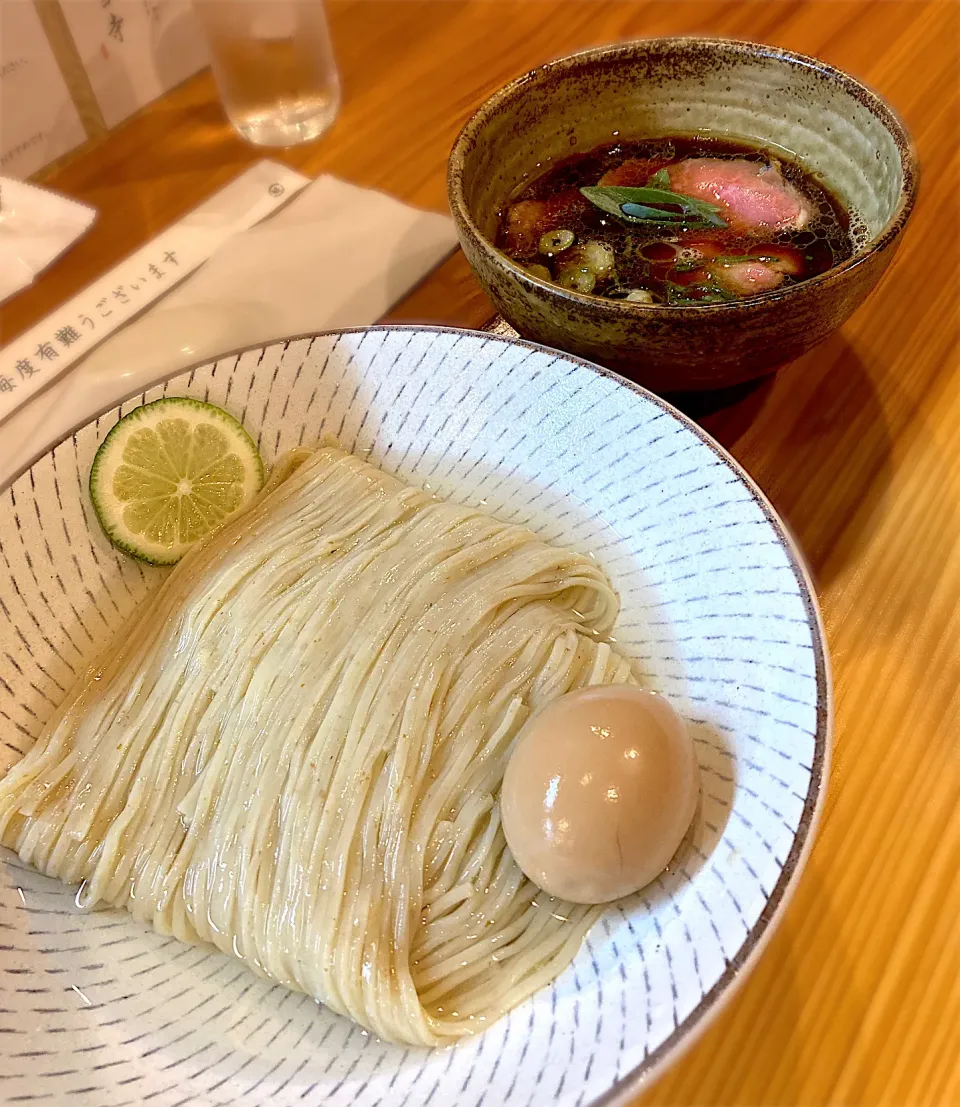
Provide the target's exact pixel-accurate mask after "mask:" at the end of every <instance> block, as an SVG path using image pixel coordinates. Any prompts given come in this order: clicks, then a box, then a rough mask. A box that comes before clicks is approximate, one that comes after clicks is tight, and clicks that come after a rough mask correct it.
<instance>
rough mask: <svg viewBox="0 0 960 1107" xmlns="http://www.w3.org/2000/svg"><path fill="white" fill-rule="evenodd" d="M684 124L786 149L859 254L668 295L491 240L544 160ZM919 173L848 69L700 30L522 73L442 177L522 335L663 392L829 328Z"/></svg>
mask: <svg viewBox="0 0 960 1107" xmlns="http://www.w3.org/2000/svg"><path fill="white" fill-rule="evenodd" d="M694 132H700V133H710V134H714V135H728V136H732V137H742V138H745V139H747V140H748V141H752V142H754V143H760V144H764V145H775V146H778V147H781V148H782V149H785V150H787V151H789V152H790V153H791V154H792V155H793V156H794V157H795V158H796V159H797V160H799V161H800V163H801V164H802V165H803V166H804V167H805V168H806V169H807V170H808V171H809V172H811V173H813V174H814V175H815V176H816V177H818V178H819V179H820V180H822V181H824V182H825V183H826V184H827V185H828V186H829V187H830V188H831V190H832V191H833V192H834V193H835V194H836V195H837V196H838V197H839V198H840V199H841V200H842V201H843V203H844V205H845V206H846V207H847V209H848V210H849V211H850V212H851V215H852V221H853V225H854V226H855V227H856V228H857V232H858V239H859V246H858V248H857V250H856V251H855V253H854V255H853V256H852V257H851V258H850V259H849V260H848V261H846V262H844V263H843V264H842V265H839V266H837V267H836V268H834V269H831V270H828V271H827V272H826V273H822V274H820V275H819V276H817V277H813V278H812V279H810V280H808V281H805V282H803V283H802V284H796V285H790V286H787V287H786V288H781V289H778V290H776V291H773V292H767V293H764V294H762V295H759V296H755V297H752V298H751V299H748V300H740V301H735V302H732V303H724V304H705V305H696V306H692V307H671V306H667V305H648V304H635V303H627V302H625V301H622V300H606V299H602V298H600V297H597V296H587V295H583V294H581V293H577V292H570V291H567V290H565V289H562V288H560V287H558V286H557V285H555V284H552V283H550V282H547V281H542V280H539V279H537V278H536V277H532V276H531V275H530V274H529V273H527V272H526V271H525V270H524V269H522V268H521V267H520V266H519V265H516V264H515V263H514V262H512V261H510V259H509V258H507V257H506V255H504V254H503V253H501V252H500V251H499V250H497V249H496V248H495V247H494V246H493V239H494V237H495V235H496V229H497V224H498V219H499V213H500V211H501V210H502V209H503V207H504V206H505V205H506V204H507V203H508V202H509V201H510V200H512V199H513V198H514V197H515V196H516V195H517V194H518V193H519V192H521V191H522V190H523V188H524V187H526V185H527V184H528V183H529V181H530V180H531V179H532V178H534V177H536V176H538V175H539V174H541V173H543V172H545V170H546V169H547V168H548V167H549V165H550V162H551V161H555V160H558V159H560V158H564V157H568V156H569V155H570V154H573V153H576V152H577V151H588V150H590V149H592V148H593V147H595V146H599V145H601V144H603V143H608V142H612V141H614V140H615V136H616V137H620V138H623V139H627V140H629V139H638V138H644V137H651V136H656V135H665V134H690V133H694ZM917 183H918V167H917V161H916V156H915V154H914V151H913V148H912V145H911V142H910V138H909V135H908V134H907V132H906V130H905V128H904V126H903V124H902V123H901V122H900V120H899V119H898V118H897V116H896V115H895V114H894V112H893V111H891V109H890V108H889V107H888V106H887V105H886V104H885V103H884V102H883V101H882V100H881V99H879V97H877V96H876V95H874V94H873V93H872V92H870V91H869V90H868V89H866V88H864V87H863V85H861V84H859V83H858V82H857V81H855V80H854V79H853V78H852V77H850V76H848V75H847V74H845V73H842V72H840V71H839V70H837V69H834V68H832V67H831V66H829V65H826V64H825V63H824V62H821V61H818V60H817V59H815V58H809V57H804V56H803V55H801V54H793V53H790V52H789V51H786V50H780V49H777V48H776V47H772V46H764V45H760V44H757V43H751V42H736V41H730V40H725V39H700V38H664V39H648V40H646V41H640V42H631V43H626V44H624V45H620V46H608V47H602V48H600V49H596V50H587V51H584V52H583V53H580V54H573V55H570V56H569V57H566V58H560V59H559V60H557V61H554V62H550V63H549V64H547V65H543V66H541V67H540V68H539V69H534V70H532V71H531V72H530V73H527V74H525V75H524V76H522V77H519V78H518V79H517V80H515V81H513V82H512V83H511V84H509V85H507V86H506V87H505V88H502V89H501V90H500V91H499V92H496V93H494V95H493V96H491V97H490V99H489V100H487V101H486V102H485V103H484V104H483V105H482V106H481V107H480V109H479V110H478V111H477V112H476V114H475V115H474V116H473V117H472V118H471V119H470V120H469V121H468V123H467V124H466V126H465V127H464V128H463V130H462V131H461V133H460V135H459V137H458V138H457V141H456V142H455V144H454V147H453V151H452V153H451V155H450V164H449V174H448V189H449V196H450V206H451V208H452V210H453V215H454V218H455V219H456V223H457V229H458V232H459V235H460V244H461V246H462V247H463V251H464V253H465V254H466V255H467V258H468V260H469V262H470V264H471V266H472V267H473V270H474V272H475V273H476V275H477V277H478V279H479V281H480V283H481V285H482V286H483V288H484V289H485V291H486V292H487V293H488V295H489V296H490V298H491V299H492V300H493V301H494V303H495V304H496V305H497V307H498V308H499V310H500V312H501V313H502V314H503V316H504V317H505V318H506V319H507V320H508V321H509V322H510V323H511V324H512V325H513V326H514V327H515V328H516V329H517V330H518V331H519V332H520V334H521V335H523V336H524V337H526V338H530V339H533V340H535V341H537V342H541V343H544V344H545V345H549V346H555V347H558V348H559V349H562V350H567V351H569V352H570V353H573V354H577V355H579V356H580V357H584V358H588V359H590V360H591V361H596V362H599V363H600V364H602V365H605V366H608V367H609V368H611V369H614V370H616V371H617V372H619V373H622V374H623V375H624V376H626V377H628V378H630V379H631V380H635V381H638V382H639V383H641V384H643V385H645V386H647V387H648V388H651V389H653V390H655V391H657V392H668V393H672V392H683V391H699V390H704V389H714V388H723V387H726V386H729V385H734V384H739V383H741V382H743V381H747V380H750V379H752V378H754V377H758V376H762V375H763V374H765V373H768V372H770V371H771V370H773V369H775V368H776V367H777V366H779V365H782V364H784V363H785V362H787V361H790V360H792V359H793V358H796V357H798V356H799V355H800V354H802V353H804V352H805V351H806V350H808V349H810V347H811V346H814V345H815V344H816V343H818V342H820V341H822V340H823V339H824V338H826V337H827V335H828V334H830V333H831V332H832V331H834V330H835V329H836V328H837V327H839V326H840V325H841V324H842V323H843V322H844V321H845V320H846V319H847V318H848V317H849V316H850V314H851V313H852V312H853V311H854V310H855V309H856V308H857V307H858V306H859V305H860V304H861V302H862V301H863V300H864V299H865V298H866V296H867V294H868V293H869V292H870V291H871V289H872V288H873V287H874V285H875V284H876V283H877V281H878V280H879V279H880V276H881V274H882V273H883V271H884V270H885V269H886V267H887V266H888V265H889V264H890V261H891V259H892V257H893V254H894V252H895V249H896V246H897V244H898V242H899V239H900V236H901V234H902V232H903V228H904V226H905V225H906V222H907V219H908V218H909V215H910V212H911V210H912V208H913V204H914V200H915V197H916V192H917Z"/></svg>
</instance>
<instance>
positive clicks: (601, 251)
mask: <svg viewBox="0 0 960 1107" xmlns="http://www.w3.org/2000/svg"><path fill="white" fill-rule="evenodd" d="M595 186H599V187H595ZM584 188H587V189H588V192H591V193H592V194H593V196H587V195H584V193H583V192H582V191H581V190H582V189H584ZM611 188H612V189H614V191H613V192H611V191H610V190H611ZM651 189H654V190H656V191H654V192H652V193H651V192H650V190H651ZM594 197H595V198H594ZM627 200H629V201H632V202H629V203H627V206H626V207H625V208H624V207H622V206H621V201H627ZM598 204H605V205H606V207H601V206H598ZM648 204H652V205H653V206H646V205H648ZM610 205H613V206H612V210H608V209H609V208H610ZM627 212H630V213H633V216H632V217H631V218H627V217H625V216H626V213H627ZM497 246H498V247H499V248H500V249H501V250H503V251H504V252H505V253H507V254H508V255H509V256H510V257H511V258H513V259H514V260H515V261H517V262H519V263H520V264H521V265H524V266H526V267H527V268H528V269H530V271H531V272H532V273H534V274H535V275H536V276H538V277H541V278H542V279H544V280H550V281H553V282H555V283H557V284H560V285H561V286H562V287H565V288H568V289H571V290H573V291H577V292H583V293H588V294H593V295H598V296H605V297H609V298H613V299H626V300H630V301H633V302H637V303H656V304H672V305H677V306H683V305H691V304H710V303H723V302H726V301H731V300H739V299H744V298H747V297H751V296H756V295H761V294H763V293H766V292H772V291H774V290H775V289H778V288H784V287H788V286H789V285H791V284H797V283H799V282H801V281H805V280H809V279H810V278H811V277H814V276H816V275H817V274H818V273H823V272H825V271H826V270H828V269H830V268H832V267H833V266H835V265H838V264H840V263H841V262H843V261H846V260H847V258H849V257H850V256H851V255H852V254H853V252H854V249H855V247H856V243H855V241H854V234H853V233H852V230H851V219H850V216H849V214H848V213H847V212H846V211H845V210H844V208H843V206H842V205H841V203H840V202H839V201H838V200H837V198H836V197H835V196H833V195H832V194H831V193H830V191H829V190H828V189H827V188H826V187H824V185H823V184H822V183H820V182H819V181H817V180H816V179H815V178H814V177H812V176H811V175H810V174H809V173H807V172H805V171H804V170H803V169H802V168H800V166H799V165H798V164H797V163H796V162H795V161H793V160H791V159H790V158H789V157H786V156H784V153H783V152H782V151H779V150H778V151H776V152H775V153H774V152H773V151H770V150H765V149H760V148H758V147H756V146H750V145H747V144H746V143H744V142H738V141H732V140H730V139H726V138H723V139H720V138H713V137H707V136H699V135H692V136H670V137H664V138H655V139H646V140H643V141H638V142H616V143H611V144H610V145H607V146H600V147H597V148H596V149H595V150H591V151H589V152H588V153H584V154H577V155H574V156H573V157H569V158H565V159H564V160H563V161H560V162H558V163H557V164H555V165H554V166H553V167H552V168H551V169H549V170H548V171H547V172H546V173H544V174H543V175H542V176H540V177H538V178H537V179H536V180H534V181H532V182H531V183H530V184H529V185H527V187H526V188H525V189H524V190H523V191H522V193H520V194H519V195H518V196H517V197H516V198H515V200H514V201H513V202H511V203H510V204H509V205H508V206H507V208H506V209H505V210H503V211H502V212H501V219H500V227H499V231H498V235H497Z"/></svg>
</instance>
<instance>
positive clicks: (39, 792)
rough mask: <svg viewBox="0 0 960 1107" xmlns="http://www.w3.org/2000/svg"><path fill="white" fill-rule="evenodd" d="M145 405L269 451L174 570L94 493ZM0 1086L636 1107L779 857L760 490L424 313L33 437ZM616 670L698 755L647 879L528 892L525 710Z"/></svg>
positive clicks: (595, 376) (662, 429) (594, 378)
mask: <svg viewBox="0 0 960 1107" xmlns="http://www.w3.org/2000/svg"><path fill="white" fill-rule="evenodd" d="M162 397H186V398H191V399H192V400H198V401H204V402H206V403H213V404H217V405H219V406H220V407H222V408H224V409H225V410H226V411H228V412H229V413H230V414H231V415H232V416H233V417H234V418H236V419H237V420H239V421H240V422H241V423H242V424H243V426H244V427H245V428H246V430H247V432H248V433H249V435H250V436H251V438H252V439H253V441H255V443H256V445H257V448H258V449H259V451H260V454H261V456H262V458H263V461H264V462H265V464H266V467H267V469H268V470H272V472H271V474H270V476H269V477H268V479H267V485H266V488H265V490H264V493H263V494H262V495H261V497H260V498H258V499H257V500H255V501H254V503H253V504H252V506H250V507H249V508H248V509H246V510H244V511H242V512H238V514H237V515H236V517H235V518H233V519H231V520H230V521H229V522H227V523H226V524H224V525H223V527H222V528H220V529H219V530H217V531H216V532H215V533H214V534H213V535H212V536H210V537H209V538H207V539H204V540H203V541H202V542H200V543H199V544H198V545H197V546H196V547H195V548H193V549H191V550H190V551H189V552H188V553H187V554H186V556H185V557H184V558H183V559H182V561H180V563H179V564H178V565H176V566H175V567H173V568H170V567H164V566H152V565H147V564H144V563H143V562H141V561H138V560H135V559H134V558H131V557H128V556H127V555H126V554H125V553H123V552H122V551H120V550H118V549H117V548H115V547H114V546H112V545H111V544H110V542H109V540H108V539H107V537H106V535H105V534H104V533H103V531H102V530H101V529H100V527H99V525H98V524H97V521H96V516H95V513H94V510H93V506H92V504H91V502H90V498H89V494H88V491H87V487H86V481H87V477H88V474H89V472H90V468H91V466H92V464H93V459H94V456H95V455H96V453H97V451H98V449H99V447H100V445H101V443H102V442H103V441H104V439H105V438H106V437H107V435H108V434H109V433H110V432H111V430H112V428H114V427H115V426H116V424H117V423H118V421H119V420H120V419H121V418H122V417H124V416H125V415H127V414H129V413H130V412H131V411H133V410H136V409H138V408H139V407H142V406H143V405H144V404H146V403H149V402H150V401H153V400H157V399H160V398H162ZM0 549H2V561H0V598H2V602H0V652H2V655H3V657H4V659H5V661H4V667H3V671H2V680H0V721H2V726H0V739H2V743H3V745H2V753H0V835H2V841H3V844H4V847H5V848H4V852H3V854H2V863H0V914H2V917H3V918H4V919H5V920H6V922H5V924H4V939H3V948H2V951H0V967H2V968H3V969H4V974H3V979H2V987H3V989H4V995H3V1002H2V1004H0V1031H2V1033H0V1067H2V1070H3V1072H4V1079H5V1084H4V1088H5V1092H7V1094H8V1095H10V1096H17V1095H32V1094H34V1092H35V1090H36V1087H37V1081H38V1080H42V1081H43V1090H44V1092H45V1093H47V1092H48V1093H49V1094H50V1096H51V1097H54V1098H61V1097H63V1098H65V1097H66V1096H68V1095H70V1094H71V1093H72V1092H73V1091H75V1090H76V1088H77V1087H78V1086H79V1087H83V1088H84V1089H86V1094H88V1095H90V1096H92V1097H93V1101H95V1102H96V1103H98V1104H99V1105H103V1107H121V1105H123V1104H126V1103H130V1102H143V1101H147V1100H149V1101H151V1102H156V1103H158V1104H161V1105H168V1107H173V1105H174V1104H184V1103H192V1104H204V1105H207V1104H210V1105H212V1104H214V1103H217V1104H224V1103H239V1102H241V1101H250V1098H251V1097H253V1099H254V1101H267V1100H269V1101H270V1102H271V1103H281V1104H287V1103H289V1104H294V1103H296V1104H359V1105H369V1107H373V1105H374V1104H376V1103H379V1102H381V1101H382V1100H383V1099H384V1097H386V1098H388V1099H389V1100H390V1101H396V1102H403V1103H407V1104H410V1105H414V1104H423V1105H426V1104H428V1103H430V1102H440V1103H449V1102H458V1103H471V1104H472V1103H478V1104H479V1103H481V1102H483V1101H485V1098H486V1097H490V1096H495V1097H498V1098H500V1099H502V1100H503V1102H504V1103H508V1104H513V1103H517V1104H520V1103H524V1104H526V1103H533V1102H553V1103H559V1104H571V1105H572V1104H575V1103H583V1102H595V1103H607V1104H613V1103H618V1104H619V1103H624V1104H626V1103H627V1102H629V1101H630V1099H631V1097H632V1096H633V1095H634V1094H635V1092H636V1089H637V1088H638V1086H639V1082H640V1081H641V1080H647V1079H649V1078H650V1077H651V1075H652V1074H655V1073H656V1072H658V1071H660V1070H661V1069H662V1067H663V1066H664V1065H665V1064H667V1063H668V1062H669V1061H670V1060H671V1059H672V1058H674V1057H676V1056H677V1055H678V1053H679V1051H680V1049H681V1048H682V1046H683V1045H684V1044H686V1043H689V1042H690V1041H691V1040H692V1039H693V1037H694V1036H695V1035H696V1034H697V1033H698V1032H699V1031H700V1030H701V1029H702V1028H703V1027H704V1026H705V1025H706V1024H707V1023H708V1022H709V1020H710V1018H711V1017H712V1016H713V1015H714V1014H715V1012H716V1011H717V1010H718V1008H719V1005H720V1004H721V1003H722V1001H723V1000H724V998H726V997H727V996H728V995H729V994H730V992H731V989H732V988H733V987H734V986H735V984H736V982H737V981H738V980H739V979H741V978H742V977H743V975H744V973H743V970H744V969H745V968H746V967H748V966H749V965H750V964H751V963H752V961H753V960H754V959H755V957H756V956H757V955H758V953H759V950H760V948H761V947H762V945H763V943H764V942H765V941H766V939H767V938H768V937H769V935H770V933H771V932H772V927H773V926H774V924H775V922H776V920H777V918H778V916H779V913H780V911H781V910H782V909H783V906H784V905H785V903H786V901H787V899H788V897H789V895H790V891H791V889H792V887H793V885H794V883H795V881H796V880H797V878H798V876H799V874H800V871H801V869H802V866H803V863H804V860H805V857H806V855H807V852H808V850H809V848H810V845H811V843H812V835H813V830H814V826H815V823H816V820H817V817H818V813H819V810H820V805H821V803H822V798H823V790H824V785H825V774H826V766H827V761H828V756H829V725H830V687H829V676H828V668H827V659H826V654H825V649H824V643H823V633H822V629H821V626H820V622H819V617H818V614H817V609H816V603H815V599H814V596H813V592H812V589H811V586H810V583H809V580H808V578H807V576H806V573H805V571H804V568H803V565H802V562H801V559H800V558H799V556H798V554H797V552H796V550H795V549H794V548H793V546H792V544H791V541H790V539H789V537H788V536H787V534H786V532H785V530H784V528H783V526H782V524H781V523H780V522H779V520H778V519H777V517H776V514H775V513H774V512H773V510H772V508H771V507H770V505H769V504H768V503H767V502H766V500H765V499H764V498H763V496H762V494H761V493H760V492H759V491H758V490H757V489H756V487H755V486H754V485H753V484H752V483H751V482H750V480H749V478H747V477H746V476H745V474H743V472H742V471H741V470H740V469H739V468H738V467H737V465H736V463H735V462H733V461H732V460H731V459H730V458H729V457H728V456H727V455H726V454H725V453H724V452H723V450H722V449H721V448H720V447H719V446H717V445H716V443H714V442H712V441H711V440H710V439H709V437H708V436H706V435H705V434H704V433H703V432H702V431H701V430H699V429H698V428H697V427H696V426H695V425H694V424H692V423H691V422H689V421H688V420H687V419H685V418H684V417H683V416H682V415H680V414H679V413H677V412H676V411H675V410H673V409H672V408H671V407H669V405H667V404H665V403H664V402H662V401H661V400H658V399H657V398H655V397H653V396H652V395H650V394H649V393H646V392H644V391H643V390H642V389H640V388H638V387H636V386H633V385H630V384H628V383H626V382H624V381H622V380H620V379H619V378H617V377H615V376H613V375H611V374H609V373H607V372H605V371H603V370H600V369H598V368H596V367H594V366H591V365H589V364H588V363H585V362H581V361H578V360H577V359H575V358H572V357H567V356H565V355H562V354H558V353H556V352H555V351H552V350H547V349H545V348H542V347H537V346H533V345H530V344H528V343H524V342H519V341H510V340H506V339H502V338H498V337H494V336H491V335H484V334H478V333H474V332H468V331H455V330H444V329H440V328H429V327H376V328H367V329H363V330H357V331H344V332H336V333H330V334H323V335H314V336H307V337H304V338H299V339H290V340H287V341H284V342H277V343H273V344H270V345H267V346H265V347H257V348H256V349H250V350H244V351H238V352H234V353H231V354H229V355H225V356H224V357H222V358H220V359H217V360H216V361H214V362H210V363H207V364H204V365H198V366H196V367H194V368H193V369H191V370H190V371H188V372H186V373H183V374H181V375H180V376H178V377H176V378H174V379H173V380H169V381H166V382H162V383H160V384H158V385H157V386H156V387H155V388H152V389H150V390H148V391H147V392H146V393H143V394H141V395H139V396H137V397H133V398H130V399H127V400H123V401H122V402H117V401H116V400H115V401H114V402H113V403H112V404H111V405H110V406H109V407H106V408H105V409H104V410H103V411H101V412H100V413H99V414H98V415H97V416H96V417H95V418H93V419H92V420H91V421H89V422H88V423H87V424H86V425H85V426H83V427H80V428H78V430H77V431H76V433H74V434H72V435H71V436H70V437H69V438H67V439H66V440H64V441H62V442H58V443H48V444H45V447H44V452H43V454H42V456H40V457H38V459H37V460H36V461H35V463H34V464H33V465H32V467H31V468H30V469H29V470H28V471H27V472H25V473H24V474H22V475H21V476H20V477H19V478H17V479H16V480H15V481H14V482H13V483H12V484H11V485H10V486H9V488H7V489H6V491H5V495H4V499H3V503H2V507H0ZM618 683H630V684H637V685H640V686H641V687H644V688H648V689H650V690H654V691H657V692H660V693H662V695H663V696H665V697H667V698H668V699H669V700H670V702H671V703H673V705H674V706H675V707H676V709H677V710H678V712H679V714H680V716H681V717H682V719H683V723H684V726H685V727H686V729H687V731H688V733H689V735H690V736H691V738H692V741H693V744H694V748H695V751H696V758H697V761H698V763H699V774H700V793H699V800H698V802H697V806H696V812H695V815H694V818H693V822H692V824H691V826H690V828H689V830H688V831H687V834H686V836H685V837H684V839H683V842H682V843H681V846H680V848H679V850H678V851H677V853H676V854H675V856H674V857H673V859H672V860H671V862H670V864H669V865H668V867H667V868H666V870H664V871H663V872H662V873H661V874H660V875H659V876H658V877H657V878H656V879H655V880H654V881H653V882H652V883H650V884H647V885H646V886H645V887H644V888H643V889H642V890H641V891H640V892H639V893H637V894H636V895H632V896H628V897H627V898H625V899H620V900H617V901H616V902H613V903H611V904H608V905H606V906H600V907H590V906H584V905H581V904H572V903H567V902H565V901H563V900H559V899H556V898H553V897H550V896H548V895H546V894H545V893H543V892H541V891H539V890H538V889H537V888H536V886H534V885H532V884H531V882H530V881H529V880H528V879H527V878H526V877H525V876H524V874H523V872H522V871H521V870H520V869H519V868H518V867H517V865H516V863H515V862H514V860H513V859H512V857H511V855H510V851H509V849H508V848H507V846H506V843H505V841H504V836H503V833H502V828H501V825H500V814H499V798H500V785H501V782H502V779H503V772H504V765H505V763H506V758H507V756H508V754H509V750H510V747H511V743H512V742H513V740H514V738H515V736H516V733H517V729H518V727H519V726H520V723H521V721H522V718H523V716H524V714H525V713H526V712H528V711H529V710H531V709H536V708H537V707H538V705H540V704H541V702H550V701H553V700H555V699H556V697H557V696H559V695H561V694H562V693H564V692H566V691H570V690H574V689H582V688H585V687H587V686H591V685H602V684H618Z"/></svg>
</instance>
